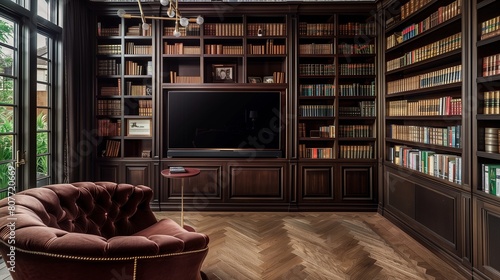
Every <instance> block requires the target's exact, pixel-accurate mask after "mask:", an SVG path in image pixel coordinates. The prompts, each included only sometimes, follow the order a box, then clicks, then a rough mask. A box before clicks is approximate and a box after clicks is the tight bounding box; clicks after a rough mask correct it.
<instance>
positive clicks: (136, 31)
mask: <svg viewBox="0 0 500 280" xmlns="http://www.w3.org/2000/svg"><path fill="white" fill-rule="evenodd" d="M151 33H152V28H151V27H150V28H148V29H144V28H142V23H140V24H138V25H136V26H130V27H128V28H127V32H126V33H125V35H127V36H151Z"/></svg>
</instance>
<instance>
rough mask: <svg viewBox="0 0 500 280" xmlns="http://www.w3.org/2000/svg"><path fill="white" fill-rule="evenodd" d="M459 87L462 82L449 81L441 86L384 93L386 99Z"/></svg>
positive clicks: (420, 94)
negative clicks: (449, 82)
mask: <svg viewBox="0 0 500 280" xmlns="http://www.w3.org/2000/svg"><path fill="white" fill-rule="evenodd" d="M461 87H462V82H458V83H451V84H446V85H441V86H435V87H428V88H421V89H416V90H409V91H405V92H398V93H393V94H389V95H386V96H385V98H386V99H388V98H395V97H400V96H411V95H419V96H423V95H424V94H435V93H440V92H443V91H452V90H459V89H460V88H461Z"/></svg>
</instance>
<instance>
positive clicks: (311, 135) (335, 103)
mask: <svg viewBox="0 0 500 280" xmlns="http://www.w3.org/2000/svg"><path fill="white" fill-rule="evenodd" d="M375 27H376V26H375V23H374V21H373V20H372V21H370V19H369V18H368V17H367V16H359V15H319V16H318V15H314V16H311V15H301V16H300V17H299V22H298V31H299V32H298V33H299V34H298V38H299V39H298V41H299V43H298V44H299V46H298V57H299V60H298V63H299V65H298V78H299V79H298V81H299V83H298V93H299V96H298V100H299V102H298V114H297V120H298V129H297V131H298V134H299V157H301V158H307V159H356V160H359V159H373V158H374V155H375V147H376V145H375V143H376V142H375V134H374V133H375V131H376V130H375V129H376V128H375V123H376V106H375V103H376V86H375V80H376V75H375V60H376V41H375V38H376V30H375Z"/></svg>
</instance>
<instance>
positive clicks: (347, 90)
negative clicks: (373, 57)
mask: <svg viewBox="0 0 500 280" xmlns="http://www.w3.org/2000/svg"><path fill="white" fill-rule="evenodd" d="M375 89H376V88H375V81H373V82H371V83H370V84H369V85H363V84H360V83H353V84H350V85H339V94H340V96H375Z"/></svg>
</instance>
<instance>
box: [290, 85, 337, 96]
mask: <svg viewBox="0 0 500 280" xmlns="http://www.w3.org/2000/svg"><path fill="white" fill-rule="evenodd" d="M299 91H300V96H335V85H334V84H301V85H299Z"/></svg>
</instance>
